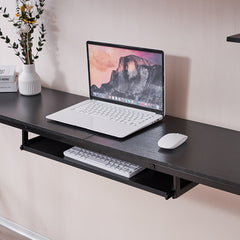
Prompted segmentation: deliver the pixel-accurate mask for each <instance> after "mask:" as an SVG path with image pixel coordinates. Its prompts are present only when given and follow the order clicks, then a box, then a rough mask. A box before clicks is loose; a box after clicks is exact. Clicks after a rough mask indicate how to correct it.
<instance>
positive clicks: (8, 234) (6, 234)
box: [0, 225, 30, 240]
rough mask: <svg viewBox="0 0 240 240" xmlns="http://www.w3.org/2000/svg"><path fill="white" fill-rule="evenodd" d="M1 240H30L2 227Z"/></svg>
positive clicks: (0, 228) (0, 230) (0, 231)
mask: <svg viewBox="0 0 240 240" xmlns="http://www.w3.org/2000/svg"><path fill="white" fill-rule="evenodd" d="M0 240H30V238H26V237H23V236H22V235H20V234H18V233H15V232H13V231H11V230H9V229H8V228H5V227H3V226H1V225H0Z"/></svg>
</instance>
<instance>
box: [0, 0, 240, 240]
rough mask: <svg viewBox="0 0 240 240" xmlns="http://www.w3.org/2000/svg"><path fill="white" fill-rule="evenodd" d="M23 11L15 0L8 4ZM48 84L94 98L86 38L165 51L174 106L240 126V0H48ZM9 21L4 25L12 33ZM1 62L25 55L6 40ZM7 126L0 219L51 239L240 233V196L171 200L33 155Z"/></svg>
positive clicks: (196, 192) (213, 193)
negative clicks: (231, 39) (230, 38)
mask: <svg viewBox="0 0 240 240" xmlns="http://www.w3.org/2000/svg"><path fill="white" fill-rule="evenodd" d="M0 2H2V3H3V4H4V5H6V6H8V7H9V9H12V10H13V9H14V3H15V1H7V0H5V1H0ZM47 2H48V3H47V13H48V14H47V16H46V19H45V21H46V22H47V27H48V36H47V45H46V48H45V49H44V52H43V53H42V54H41V57H40V59H39V61H38V62H37V70H38V72H39V74H40V75H41V77H42V79H43V85H45V86H49V87H51V88H55V89H61V90H64V91H68V92H72V93H77V94H83V95H86V96H87V95H88V78H87V63H86V51H85V42H86V40H97V41H105V42H112V43H120V44H126V45H133V46H141V47H149V48H156V49H163V50H164V51H165V53H166V85H167V113H168V114H171V115H174V116H180V117H184V118H187V119H192V120H196V121H201V122H206V123H210V124H214V125H219V126H223V127H228V128H232V129H236V130H240V125H239V122H240V113H239V104H240V94H239V89H240V81H239V79H240V68H239V57H240V44H234V43H227V42H226V41H225V39H226V36H227V35H231V34H234V33H238V32H240V1H239V0H208V1H206V0H181V1H179V0H139V1H137V0H122V1H120V0H119V1H116V0H102V1H98V0H92V1H87V0H69V1H63V0H58V1H56V0H48V1H47ZM8 26H9V25H8V24H7V23H6V22H5V21H4V20H3V19H2V18H1V19H0V27H2V29H3V30H4V31H8V32H10V33H9V35H11V34H12V30H11V29H10V28H9V27H8ZM0 64H17V66H18V69H19V70H20V69H21V64H20V61H18V59H17V58H16V57H15V56H14V54H13V53H12V51H11V50H10V49H7V47H6V46H5V45H4V44H3V42H1V43H0ZM20 133H21V132H20V130H17V129H14V128H11V127H8V126H4V125H0V145H1V159H0V216H2V217H6V218H8V219H10V220H13V221H14V222H16V223H18V224H20V225H23V226H25V227H27V228H30V229H31V230H33V231H36V232H38V233H40V234H42V235H45V236H46V237H49V238H50V239H54V240H76V239H84V240H87V239H91V240H95V239H101V240H103V239H104V240H108V239H116V240H118V239H119V240H120V239H142V240H145V239H168V240H173V239H176V238H178V239H184V240H190V239H195V240H200V239H201V240H202V239H209V240H212V239H218V240H225V239H238V238H239V236H238V235H239V222H240V208H239V204H240V198H239V196H236V195H233V194H229V193H225V192H222V191H219V190H216V189H212V188H208V187H205V186H198V187H196V188H194V189H193V190H191V191H190V192H188V193H187V194H185V195H184V196H182V197H180V198H179V199H176V200H169V201H165V200H164V199H163V198H161V197H158V196H156V195H154V194H151V193H147V192H144V191H142V190H138V189H135V188H132V187H129V186H126V185H123V184H121V183H117V182H114V181H112V180H108V179H105V178H103V177H100V176H96V175H93V174H91V173H88V172H85V171H82V170H79V169H75V168H72V167H70V166H67V165H64V164H61V163H58V162H54V161H51V160H49V159H46V158H42V157H39V156H36V155H33V154H30V153H27V152H21V151H20V150H19V145H20V141H21V136H20Z"/></svg>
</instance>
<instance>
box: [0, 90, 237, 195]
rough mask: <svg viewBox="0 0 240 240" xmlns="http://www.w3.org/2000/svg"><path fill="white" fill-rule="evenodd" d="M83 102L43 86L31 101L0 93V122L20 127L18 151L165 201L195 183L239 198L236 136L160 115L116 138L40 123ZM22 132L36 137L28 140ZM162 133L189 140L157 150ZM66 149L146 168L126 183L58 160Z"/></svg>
mask: <svg viewBox="0 0 240 240" xmlns="http://www.w3.org/2000/svg"><path fill="white" fill-rule="evenodd" d="M85 99H86V98H85V97H82V96H77V95H73V94H69V93H65V92H60V91H56V90H51V89H46V88H43V90H42V93H41V94H40V95H37V96H33V97H25V96H21V95H19V94H17V93H1V94H0V122H1V123H4V124H7V125H10V126H13V127H16V128H20V129H22V145H21V149H22V150H26V151H29V152H33V153H35V154H38V155H42V156H45V157H48V158H50V159H54V160H56V161H59V162H62V163H65V164H69V165H71V166H74V167H77V168H81V169H84V170H87V171H90V172H93V173H96V174H99V175H102V176H105V177H108V178H111V179H113V180H116V181H119V182H122V183H125V184H128V185H131V186H133V187H137V188H141V189H144V190H146V191H150V192H153V193H155V194H158V195H161V196H164V197H165V198H166V199H168V198H170V197H173V198H176V197H178V196H180V195H181V194H183V193H185V192H186V191H188V190H190V189H191V188H192V187H194V186H196V185H197V184H198V183H200V184H204V185H207V186H211V187H214V188H217V189H222V190H224V191H227V192H231V193H235V194H238V195H240V133H239V132H237V131H233V130H228V129H224V128H219V127H215V126H210V125H206V124H201V123H197V122H193V121H187V120H183V119H179V118H175V117H170V116H166V117H165V118H164V120H163V121H162V122H160V123H156V124H154V125H152V126H150V127H148V128H147V129H144V130H142V131H140V132H137V133H135V134H133V135H131V136H129V137H127V138H125V139H122V140H119V139H116V138H113V137H108V136H105V135H102V134H98V133H95V132H92V131H88V130H85V129H81V128H76V127H71V126H67V125H64V124H60V123H56V122H52V121H47V120H46V119H45V116H46V115H48V114H50V113H53V112H56V111H58V110H60V109H63V108H65V107H68V106H71V105H73V104H76V103H78V102H80V101H83V100H85ZM28 132H32V133H35V134H38V135H39V136H38V137H35V138H33V139H29V138H28ZM168 132H179V133H183V134H186V135H188V136H189V139H188V140H187V142H186V143H185V144H183V145H182V146H180V147H179V148H177V149H175V150H170V151H167V150H162V149H159V147H158V146H157V141H158V139H159V138H160V137H161V136H163V135H164V134H166V133H168ZM1 137H3V136H1ZM71 146H81V147H85V148H87V149H90V150H94V151H96V152H100V153H105V154H107V155H109V156H113V157H118V158H120V159H123V160H126V161H129V162H133V163H137V164H139V165H142V166H145V167H146V168H147V169H146V170H144V171H143V172H141V173H139V174H138V175H136V176H135V177H133V178H131V179H126V178H123V177H120V176H118V175H115V174H113V173H109V172H106V171H104V170H100V169H98V168H95V167H92V166H88V165H85V164H82V163H79V162H77V161H75V160H69V159H66V158H64V157H63V151H64V150H66V149H68V148H70V147H71Z"/></svg>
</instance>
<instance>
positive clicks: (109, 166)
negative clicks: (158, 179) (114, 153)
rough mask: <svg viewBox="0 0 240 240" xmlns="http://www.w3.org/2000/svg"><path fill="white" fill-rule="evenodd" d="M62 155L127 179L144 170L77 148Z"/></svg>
mask: <svg viewBox="0 0 240 240" xmlns="http://www.w3.org/2000/svg"><path fill="white" fill-rule="evenodd" d="M63 154H64V156H66V157H69V158H72V159H75V160H78V161H80V162H83V163H86V164H89V165H92V166H95V167H98V168H101V169H104V170H106V171H109V172H112V173H116V174H118V175H121V176H123V177H127V178H130V177H133V176H134V175H136V174H137V173H139V172H140V171H142V170H143V169H144V168H143V167H140V166H138V165H135V164H132V163H129V162H125V161H123V160H119V159H116V158H112V157H108V156H106V155H103V154H100V153H96V152H92V151H89V150H86V149H83V148H79V147H72V148H70V149H68V150H66V151H64V153H63Z"/></svg>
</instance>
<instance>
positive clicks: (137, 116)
mask: <svg viewBox="0 0 240 240" xmlns="http://www.w3.org/2000/svg"><path fill="white" fill-rule="evenodd" d="M71 110H73V111H75V112H79V113H84V114H87V115H89V116H94V117H101V118H104V119H107V120H112V121H115V122H119V123H125V124H128V125H134V126H137V125H139V124H142V123H144V121H148V120H149V119H151V118H155V117H156V114H155V113H153V112H149V111H144V110H138V109H133V108H129V107H125V106H119V105H116V104H111V103H106V102H102V101H94V100H90V101H85V102H84V103H81V105H75V106H73V107H72V108H71Z"/></svg>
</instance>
